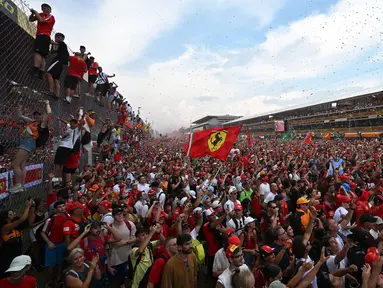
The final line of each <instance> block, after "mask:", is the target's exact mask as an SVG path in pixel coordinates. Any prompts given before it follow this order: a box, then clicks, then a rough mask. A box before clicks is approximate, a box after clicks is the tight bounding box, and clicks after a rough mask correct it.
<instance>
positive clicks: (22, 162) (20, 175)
mask: <svg viewBox="0 0 383 288" xmlns="http://www.w3.org/2000/svg"><path fill="white" fill-rule="evenodd" d="M44 103H45V105H46V114H45V115H42V114H41V113H40V112H38V111H35V112H33V114H32V115H33V118H29V117H27V116H24V115H22V112H21V107H20V108H19V109H18V110H17V116H18V117H19V118H20V119H22V120H24V121H25V122H27V124H26V126H25V129H24V130H23V132H22V133H21V137H20V146H19V147H18V150H17V153H16V156H15V158H14V159H13V161H12V164H11V165H12V169H13V171H14V173H15V183H14V185H13V187H12V188H10V189H9V192H10V193H17V192H20V191H23V190H24V183H25V177H26V175H27V171H26V170H25V166H26V164H27V161H28V157H29V153H31V152H33V151H34V150H36V140H37V138H39V130H40V131H41V130H43V129H48V120H49V117H50V115H51V114H52V109H51V107H50V106H49V101H48V100H45V101H44Z"/></svg>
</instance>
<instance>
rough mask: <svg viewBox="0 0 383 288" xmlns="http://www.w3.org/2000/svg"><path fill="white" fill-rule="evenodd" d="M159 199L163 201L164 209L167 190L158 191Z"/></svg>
mask: <svg viewBox="0 0 383 288" xmlns="http://www.w3.org/2000/svg"><path fill="white" fill-rule="evenodd" d="M156 197H157V200H158V201H160V202H161V206H162V209H164V205H165V201H166V195H165V192H164V191H162V189H161V190H160V192H157V194H156Z"/></svg>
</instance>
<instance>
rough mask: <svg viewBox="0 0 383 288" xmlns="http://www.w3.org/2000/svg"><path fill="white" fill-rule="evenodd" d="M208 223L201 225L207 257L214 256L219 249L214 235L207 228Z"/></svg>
mask: <svg viewBox="0 0 383 288" xmlns="http://www.w3.org/2000/svg"><path fill="white" fill-rule="evenodd" d="M209 224H210V223H209V222H208V223H206V224H205V225H203V233H204V234H205V238H206V241H207V251H208V254H209V256H214V255H215V254H216V253H217V251H218V250H219V249H220V248H221V246H220V244H219V242H218V240H217V239H216V237H215V235H214V233H213V232H212V231H211V229H210V227H209Z"/></svg>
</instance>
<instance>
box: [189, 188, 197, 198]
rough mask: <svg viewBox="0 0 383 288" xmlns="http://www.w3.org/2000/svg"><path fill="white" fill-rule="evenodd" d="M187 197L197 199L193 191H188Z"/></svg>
mask: <svg viewBox="0 0 383 288" xmlns="http://www.w3.org/2000/svg"><path fill="white" fill-rule="evenodd" d="M189 195H190V197H192V198H193V199H196V198H197V196H196V194H195V191H193V190H190V191H189Z"/></svg>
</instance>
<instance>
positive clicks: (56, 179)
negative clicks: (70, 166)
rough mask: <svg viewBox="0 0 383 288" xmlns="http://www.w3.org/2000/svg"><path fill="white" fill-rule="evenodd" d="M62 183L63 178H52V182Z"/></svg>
mask: <svg viewBox="0 0 383 288" xmlns="http://www.w3.org/2000/svg"><path fill="white" fill-rule="evenodd" d="M61 181H62V178H58V177H53V178H52V182H61Z"/></svg>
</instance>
